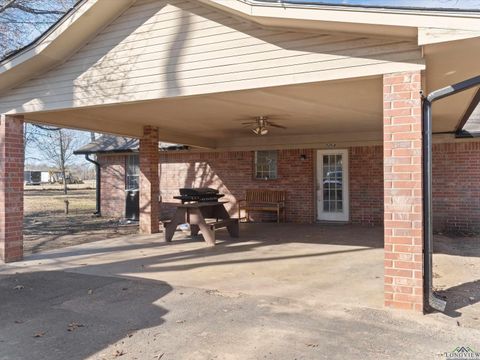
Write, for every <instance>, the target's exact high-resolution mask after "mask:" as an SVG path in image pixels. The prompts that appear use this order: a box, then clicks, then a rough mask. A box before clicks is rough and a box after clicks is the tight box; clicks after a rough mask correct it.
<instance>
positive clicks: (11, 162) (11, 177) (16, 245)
mask: <svg viewBox="0 0 480 360" xmlns="http://www.w3.org/2000/svg"><path fill="white" fill-rule="evenodd" d="M23 159H24V148H23V117H21V116H15V117H14V116H2V117H1V118H0V259H1V260H3V261H4V262H13V261H19V260H22V258H23Z"/></svg>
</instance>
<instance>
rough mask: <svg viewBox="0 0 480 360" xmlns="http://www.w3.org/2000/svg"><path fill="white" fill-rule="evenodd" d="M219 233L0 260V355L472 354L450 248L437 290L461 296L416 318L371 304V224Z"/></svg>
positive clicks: (378, 248)
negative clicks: (210, 237)
mask: <svg viewBox="0 0 480 360" xmlns="http://www.w3.org/2000/svg"><path fill="white" fill-rule="evenodd" d="M218 235H219V236H218V238H219V239H220V241H219V244H218V245H217V246H216V247H214V248H208V247H205V244H204V242H203V241H200V240H199V239H196V240H192V239H188V238H186V234H184V233H182V232H181V231H179V232H178V233H177V234H176V237H175V239H176V240H175V241H174V242H173V243H171V244H163V243H160V242H159V241H158V235H153V236H127V237H122V238H117V239H109V240H104V241H100V242H95V243H89V244H83V245H79V246H73V247H69V248H64V249H59V250H55V251H49V252H44V253H39V254H34V255H31V256H29V257H28V258H27V259H26V260H25V261H23V262H20V263H15V264H10V265H6V266H0V304H2V305H1V308H2V311H1V312H0V349H2V350H1V351H0V360H6V359H30V358H32V356H31V355H32V354H35V356H34V358H35V359H65V358H69V359H85V358H92V359H110V358H117V357H120V356H122V359H123V358H126V359H156V358H158V359H160V358H161V359H263V358H265V359H323V358H329V359H331V358H338V359H343V358H348V357H353V358H364V359H379V358H398V357H399V354H401V355H402V356H401V357H402V358H404V357H406V358H414V359H416V358H418V359H424V358H433V357H434V356H435V354H438V353H442V352H445V351H451V350H452V349H454V348H456V347H457V346H462V345H469V346H470V347H472V348H475V349H477V350H478V349H479V348H480V340H478V339H480V326H479V322H478V318H477V319H475V317H476V315H477V314H479V313H480V312H479V303H478V301H476V300H475V301H472V300H469V303H468V304H467V303H465V300H464V296H462V293H461V292H460V293H459V292H458V291H454V292H449V289H450V287H451V286H452V285H451V283H452V282H455V281H457V282H458V281H459V279H458V278H455V277H453V276H450V277H449V276H448V274H450V273H452V272H451V271H450V270H449V269H448V266H452V264H453V267H456V266H455V264H457V263H458V264H459V263H460V262H461V261H464V262H465V261H466V262H468V263H469V264H470V265H472V266H471V268H472V269H475V270H474V272H472V273H467V274H466V275H465V274H463V275H462V276H464V278H463V279H461V281H462V282H463V283H467V284H468V286H467V287H465V288H461V290H462V291H466V289H469V290H468V292H467V293H469V294H470V293H471V291H473V293H472V294H473V296H474V297H476V296H477V293H476V292H475V291H477V292H478V287H477V290H475V289H473V290H472V286H473V288H474V287H475V286H474V284H475V281H474V278H472V281H468V276H470V275H471V274H473V276H477V274H478V273H477V271H480V270H479V269H480V263H478V254H477V253H476V252H474V253H473V254H472V253H471V254H469V255H473V256H470V257H468V260H466V259H465V258H463V257H461V256H458V254H457V255H451V254H449V252H451V249H452V247H448V244H447V243H448V242H447V241H444V243H445V244H446V245H445V244H444V248H443V251H441V254H439V256H440V258H439V260H438V261H437V268H436V271H437V279H436V282H437V286H440V287H441V288H442V289H443V290H444V291H445V293H444V294H445V296H447V297H451V298H454V297H457V298H462V299H463V300H462V301H464V303H461V302H459V301H457V302H456V305H455V306H453V307H452V308H451V312H450V313H449V316H447V315H443V314H432V315H428V316H421V315H418V314H412V313H405V312H394V311H389V310H385V309H383V308H382V302H383V279H382V277H383V241H382V229H381V228H365V227H356V226H341V225H337V226H333V225H332V226H323V225H305V226H298V225H292V224H280V225H277V224H242V228H241V239H240V240H238V241H231V240H230V239H229V238H228V236H227V235H226V233H225V232H219V234H218ZM447 250H448V251H447ZM459 259H461V260H459ZM440 260H441V261H440ZM441 263H442V264H447V265H442V266H443V267H445V269H444V268H443V267H442V266H440V267H438V264H441ZM442 274H445V276H443V275H442ZM465 276H467V278H466V279H465ZM472 284H473V285H472ZM17 285H21V286H20V288H21V289H19V288H18V287H17ZM455 285H458V284H456V283H455ZM470 285H472V286H470ZM22 287H23V288H22ZM454 287H455V286H454ZM457 287H458V286H457ZM454 295H455V296H454ZM478 295H480V294H478ZM475 299H476V298H475ZM459 304H460V305H459ZM464 314H467V315H468V316H467V318H465V316H464ZM69 325H71V326H70V327H69ZM78 325H82V326H78ZM69 329H70V331H68V330H69ZM39 334H40V335H41V336H38V337H34V336H35V335H39ZM162 354H163V355H162Z"/></svg>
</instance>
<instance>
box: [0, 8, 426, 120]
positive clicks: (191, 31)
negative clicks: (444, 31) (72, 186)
mask: <svg viewBox="0 0 480 360" xmlns="http://www.w3.org/2000/svg"><path fill="white" fill-rule="evenodd" d="M422 64H423V60H422V56H421V50H420V49H419V47H418V46H417V45H416V44H415V43H413V42H408V41H403V40H399V39H373V38H365V37H361V36H354V35H351V34H349V35H346V34H324V33H301V32H294V31H289V30H288V29H264V28H261V27H259V26H257V25H255V24H253V23H251V22H248V21H245V20H243V19H240V18H235V17H232V16H230V15H228V14H226V13H223V12H221V11H219V10H216V9H213V8H210V7H208V6H205V5H200V4H198V3H197V2H196V1H185V0H183V1H182V0H171V1H166V0H165V1H140V2H137V3H136V4H135V5H134V6H132V7H131V8H130V9H128V10H127V11H126V12H125V13H124V14H123V15H122V16H120V17H119V18H118V19H117V20H116V21H114V22H113V23H112V24H110V25H109V26H108V27H107V28H105V29H104V30H103V31H102V32H101V33H100V34H98V36H97V37H96V38H95V39H94V40H92V41H91V42H90V43H88V44H87V45H86V46H84V47H83V48H82V49H80V50H79V51H78V52H77V53H76V54H75V55H74V56H72V57H71V58H70V59H69V60H68V61H66V62H65V63H64V64H62V65H59V66H58V67H56V68H55V69H53V70H51V71H49V72H47V73H45V74H43V75H41V76H39V77H38V78H36V79H32V80H30V81H28V82H26V83H25V84H23V85H22V86H20V87H18V88H16V89H13V90H11V91H9V92H8V94H4V96H3V97H1V98H0V113H2V112H7V111H9V112H30V111H38V110H52V109H62V108H68V107H81V106H91V105H101V104H112V103H117V102H125V101H138V100H147V99H158V98H166V97H174V96H185V95H195V94H204V93H211V92H221V91H232V90H241V89H248V88H257V87H268V86H277V85H287V84H295V83H303V82H314V81H324V80H333V79H341V78H349V77H358V76H369V75H376V74H381V73H388V72H395V71H403V70H412V69H419V68H423V65H422Z"/></svg>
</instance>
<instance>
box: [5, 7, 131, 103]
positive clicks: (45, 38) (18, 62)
mask: <svg viewBox="0 0 480 360" xmlns="http://www.w3.org/2000/svg"><path fill="white" fill-rule="evenodd" d="M133 2H134V0H116V1H115V2H109V1H106V2H105V1H103V0H82V1H79V2H78V3H77V4H76V6H75V7H74V8H73V9H72V10H71V11H70V12H69V13H67V14H66V15H65V16H63V17H62V18H61V19H60V20H59V21H58V22H57V23H56V24H55V25H53V26H52V27H51V28H50V29H49V30H48V31H47V32H45V34H43V35H42V36H41V37H39V38H38V39H37V40H35V41H34V42H33V43H32V44H30V45H28V46H26V47H24V48H23V49H21V50H19V51H17V52H14V53H13V54H11V55H9V56H8V57H7V58H5V59H4V60H3V61H2V62H0V93H2V92H4V91H6V90H7V89H9V88H12V87H14V86H17V85H19V84H21V83H22V82H24V81H26V80H28V79H30V78H32V77H33V76H35V75H36V74H37V73H39V72H44V71H46V70H48V69H50V68H51V67H53V66H55V65H57V64H59V63H61V62H63V61H65V60H66V59H68V58H69V57H70V56H71V55H72V54H73V53H74V52H75V51H77V50H78V49H79V48H81V47H82V46H83V45H84V44H85V43H86V42H88V40H90V39H91V38H92V37H93V36H95V34H97V33H98V31H100V30H101V29H103V28H104V27H105V26H106V25H108V24H109V23H110V22H111V21H113V19H115V18H116V17H117V16H119V15H120V14H121V13H122V12H123V11H124V10H125V9H126V8H128V7H129V6H130V5H131V4H132V3H133Z"/></svg>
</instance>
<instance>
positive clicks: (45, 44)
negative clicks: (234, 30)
mask: <svg viewBox="0 0 480 360" xmlns="http://www.w3.org/2000/svg"><path fill="white" fill-rule="evenodd" d="M198 1H200V2H202V3H204V4H207V5H210V6H214V7H216V8H218V9H221V10H224V11H226V12H230V13H234V14H236V15H240V16H243V17H247V18H248V19H249V20H252V21H254V22H257V23H259V24H261V25H264V26H274V27H275V26H281V27H292V28H304V29H323V30H330V31H340V32H342V31H343V32H354V33H357V34H358V33H365V34H376V35H380V36H397V37H404V38H415V39H417V38H418V41H419V44H427V43H432V42H441V41H450V40H458V39H462V38H469V37H474V36H480V21H479V19H480V13H476V12H455V11H448V12H447V11H418V10H405V9H403V10H402V9H378V8H368V7H358V6H344V5H343V6H332V5H324V4H323V5H318V4H317V5H312V4H310V5H308V4H301V3H284V2H281V1H280V2H278V1H275V2H270V1H252V0H198ZM134 2H135V0H115V1H111V0H80V1H78V3H77V4H76V5H75V6H74V8H73V9H72V10H71V11H70V12H69V13H68V14H66V15H65V16H63V17H62V18H61V19H60V20H59V21H58V22H57V23H56V24H54V25H53V26H52V27H51V28H50V29H49V30H48V31H47V32H45V34H44V35H43V36H41V37H40V38H38V39H37V40H35V41H34V42H33V43H32V44H30V45H28V46H26V47H25V48H23V49H21V50H19V51H17V52H15V53H14V54H11V55H10V56H8V57H7V58H6V59H4V60H3V61H2V62H0V93H1V92H2V91H4V90H6V89H8V88H10V87H13V86H16V85H18V84H19V83H21V82H23V81H25V80H27V79H29V78H31V77H32V76H34V75H35V74H36V73H38V72H40V71H44V70H45V69H48V68H50V67H52V66H54V65H55V64H58V63H60V62H62V61H64V60H65V59H66V58H68V56H69V55H71V54H72V53H73V52H75V51H76V50H77V49H79V48H80V47H81V46H82V45H84V44H85V43H86V42H88V41H89V40H90V39H91V38H92V37H94V36H95V35H96V34H97V33H98V32H99V31H100V30H101V29H102V28H103V27H105V26H106V25H108V24H109V23H110V22H111V21H112V20H113V19H115V18H116V17H118V16H119V15H120V14H121V13H122V12H123V11H124V10H125V9H127V8H128V7H130V6H131V5H132V4H133V3H134ZM445 30H448V34H445Z"/></svg>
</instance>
